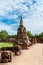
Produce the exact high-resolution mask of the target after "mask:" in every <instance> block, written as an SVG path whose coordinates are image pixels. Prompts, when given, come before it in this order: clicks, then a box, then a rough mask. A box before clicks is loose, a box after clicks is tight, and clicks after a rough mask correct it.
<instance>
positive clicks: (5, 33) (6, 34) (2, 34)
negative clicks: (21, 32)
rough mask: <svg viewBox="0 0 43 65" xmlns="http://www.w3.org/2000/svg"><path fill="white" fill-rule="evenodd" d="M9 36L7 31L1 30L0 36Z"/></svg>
mask: <svg viewBox="0 0 43 65" xmlns="http://www.w3.org/2000/svg"><path fill="white" fill-rule="evenodd" d="M7 37H8V33H7V31H5V30H2V31H1V32H0V38H7Z"/></svg>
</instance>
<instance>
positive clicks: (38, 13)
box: [0, 0, 43, 35]
mask: <svg viewBox="0 0 43 65" xmlns="http://www.w3.org/2000/svg"><path fill="white" fill-rule="evenodd" d="M21 14H22V19H23V24H24V26H25V27H26V31H31V32H32V33H33V34H39V33H40V32H43V0H0V31H1V30H6V31H7V32H8V33H9V34H11V35H14V34H17V29H18V27H19V23H20V17H21Z"/></svg>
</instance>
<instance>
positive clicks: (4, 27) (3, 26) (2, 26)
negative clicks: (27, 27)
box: [0, 22, 17, 35]
mask: <svg viewBox="0 0 43 65" xmlns="http://www.w3.org/2000/svg"><path fill="white" fill-rule="evenodd" d="M12 27H13V26H12V25H7V24H5V23H2V22H0V31H1V30H6V31H7V32H8V33H9V34H12V35H13V34H16V33H17V31H15V30H13V29H12Z"/></svg>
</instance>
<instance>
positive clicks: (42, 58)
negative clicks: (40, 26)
mask: <svg viewBox="0 0 43 65" xmlns="http://www.w3.org/2000/svg"><path fill="white" fill-rule="evenodd" d="M0 65H43V44H40V43H37V44H34V45H33V46H31V47H29V48H28V50H22V53H21V55H20V56H14V57H13V58H12V62H11V63H2V64H1V63H0Z"/></svg>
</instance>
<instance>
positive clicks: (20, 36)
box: [15, 16, 30, 47]
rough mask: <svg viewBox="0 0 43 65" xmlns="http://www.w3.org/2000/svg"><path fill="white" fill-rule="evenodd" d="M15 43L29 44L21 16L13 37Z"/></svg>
mask: <svg viewBox="0 0 43 65" xmlns="http://www.w3.org/2000/svg"><path fill="white" fill-rule="evenodd" d="M15 43H16V44H18V45H23V46H24V47H25V46H29V44H30V41H29V38H28V36H27V33H26V28H25V27H24V25H23V20H22V16H21V18H20V25H19V28H18V32H17V36H16V39H15Z"/></svg>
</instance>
